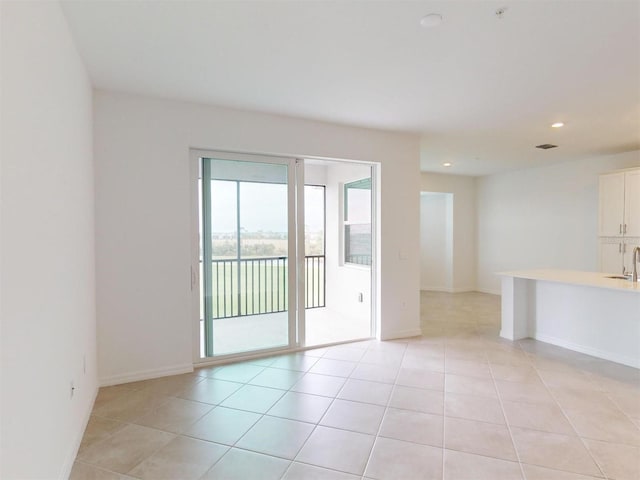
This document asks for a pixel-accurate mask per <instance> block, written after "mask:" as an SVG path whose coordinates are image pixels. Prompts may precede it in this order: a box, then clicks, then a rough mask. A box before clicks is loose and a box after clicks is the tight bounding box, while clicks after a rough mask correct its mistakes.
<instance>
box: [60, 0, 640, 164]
mask: <svg viewBox="0 0 640 480" xmlns="http://www.w3.org/2000/svg"><path fill="white" fill-rule="evenodd" d="M62 5H63V9H64V12H65V15H66V17H67V19H68V22H69V25H70V27H71V30H72V32H73V35H74V37H75V41H76V43H77V46H78V48H79V50H80V52H81V55H82V56H83V58H84V60H85V62H86V65H87V68H88V70H89V74H90V76H91V79H92V82H93V83H94V85H95V86H96V87H98V88H104V89H110V90H117V91H124V92H132V93H141V94H145V95H154V96H160V97H166V98H176V99H182V100H188V101H194V102H200V103H207V104H214V105H221V106H229V107H234V108H240V109H247V110H255V111H263V112H271V113H278V114H284V115H291V116H296V117H303V118H309V119H316V120H323V121H329V122H335V123H341V124H348V125H356V126H363V127H373V128H380V129H386V130H394V131H404V132H413V133H418V134H420V135H421V168H422V170H423V171H437V172H446V173H454V174H468V175H485V174H491V173H495V172H500V171H505V170H512V169H518V168H527V167H530V166H535V165H547V164H550V163H553V162H561V161H568V160H576V159H580V158H585V157H588V156H594V155H601V154H610V153H618V152H623V151H629V150H635V149H638V148H640V2H638V1H624V0H616V1H611V0H603V1H572V0H556V1H516V0H504V1H501V2H491V1H440V2H433V1H400V0H395V1H350V0H343V1H335V0H334V1H328V0H327V1H309V0H298V1H268V0H263V1H253V2H252V1H228V2H227V1H139V0H135V1H115V0H102V1H64V0H63V1H62ZM501 7H506V11H505V13H504V14H503V15H502V18H499V16H498V15H496V10H498V9H499V8H501ZM429 13H439V14H441V15H442V17H443V22H442V23H441V24H440V25H439V26H437V27H434V28H424V27H421V26H420V23H419V22H420V19H421V18H422V17H423V16H424V15H426V14H429ZM555 121H563V122H565V124H566V125H565V126H564V127H563V128H560V129H552V128H551V127H550V124H551V123H553V122H555ZM543 143H553V144H557V145H559V147H558V148H555V149H552V150H547V151H543V150H539V149H536V148H534V146H535V145H538V144H543ZM443 162H451V163H452V164H453V165H452V166H451V167H450V168H444V167H443V166H442V163H443Z"/></svg>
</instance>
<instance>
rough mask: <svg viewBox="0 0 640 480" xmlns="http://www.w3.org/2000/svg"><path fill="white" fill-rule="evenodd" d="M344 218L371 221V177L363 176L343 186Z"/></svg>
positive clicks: (350, 220)
mask: <svg viewBox="0 0 640 480" xmlns="http://www.w3.org/2000/svg"><path fill="white" fill-rule="evenodd" d="M344 220H345V222H351V223H367V222H371V179H370V178H365V179H363V180H358V181H357V182H351V183H347V184H345V186H344Z"/></svg>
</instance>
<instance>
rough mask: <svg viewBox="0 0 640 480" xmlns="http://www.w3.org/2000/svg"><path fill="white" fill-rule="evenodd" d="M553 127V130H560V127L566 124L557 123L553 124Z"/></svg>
mask: <svg viewBox="0 0 640 480" xmlns="http://www.w3.org/2000/svg"><path fill="white" fill-rule="evenodd" d="M551 126H552V127H553V128H560V127H564V123H562V122H556V123H552V124H551Z"/></svg>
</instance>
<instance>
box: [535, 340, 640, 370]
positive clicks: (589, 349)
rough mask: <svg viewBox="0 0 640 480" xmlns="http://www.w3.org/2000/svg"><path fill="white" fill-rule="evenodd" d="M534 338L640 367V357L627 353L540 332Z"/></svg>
mask: <svg viewBox="0 0 640 480" xmlns="http://www.w3.org/2000/svg"><path fill="white" fill-rule="evenodd" d="M533 338H535V339H536V340H539V341H541V342H545V343H550V344H552V345H556V346H558V347H563V348H566V349H568V350H573V351H575V352H580V353H584V354H586V355H591V356H592V357H597V358H603V359H605V360H610V361H612V362H615V363H621V364H622V365H627V366H629V367H634V368H640V358H633V357H627V356H625V355H618V354H616V353H611V352H605V351H603V350H599V349H597V348H593V347H585V346H584V345H578V344H577V343H573V342H568V341H566V340H563V339H560V338H556V337H552V336H549V335H544V334H539V333H536V334H534V335H533Z"/></svg>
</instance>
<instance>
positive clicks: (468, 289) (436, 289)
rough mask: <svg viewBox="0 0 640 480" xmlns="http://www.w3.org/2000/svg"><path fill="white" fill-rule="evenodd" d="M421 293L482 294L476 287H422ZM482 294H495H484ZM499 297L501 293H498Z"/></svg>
mask: <svg viewBox="0 0 640 480" xmlns="http://www.w3.org/2000/svg"><path fill="white" fill-rule="evenodd" d="M420 291H421V292H445V293H466V292H482V291H481V290H478V289H477V288H476V287H456V288H449V287H420ZM482 293H493V292H482ZM498 295H499V293H498Z"/></svg>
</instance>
